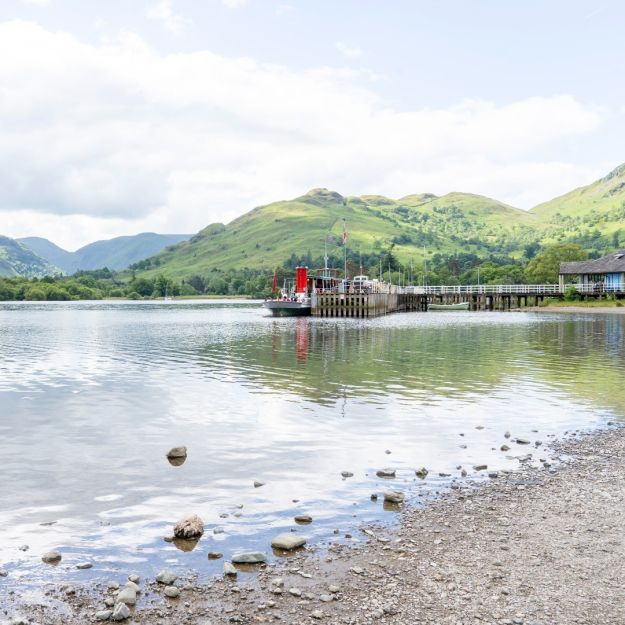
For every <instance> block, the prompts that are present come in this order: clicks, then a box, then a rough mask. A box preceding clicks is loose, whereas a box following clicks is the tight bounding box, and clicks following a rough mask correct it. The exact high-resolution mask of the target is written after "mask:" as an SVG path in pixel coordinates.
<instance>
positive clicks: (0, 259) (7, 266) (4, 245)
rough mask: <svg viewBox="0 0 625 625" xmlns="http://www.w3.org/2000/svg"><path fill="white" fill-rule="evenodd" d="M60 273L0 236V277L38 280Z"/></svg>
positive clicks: (30, 252)
mask: <svg viewBox="0 0 625 625" xmlns="http://www.w3.org/2000/svg"><path fill="white" fill-rule="evenodd" d="M58 273H61V271H60V269H59V268H58V267H54V266H53V265H51V264H50V263H48V262H47V261H45V260H44V259H43V258H40V257H39V256H37V254H35V253H34V252H32V251H31V250H29V249H28V248H26V247H24V246H23V245H21V244H20V243H18V242H17V241H16V240H15V239H9V237H3V236H0V276H25V277H28V278H39V277H42V276H46V275H54V274H58Z"/></svg>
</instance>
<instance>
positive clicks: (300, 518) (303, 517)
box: [293, 514, 313, 525]
mask: <svg viewBox="0 0 625 625" xmlns="http://www.w3.org/2000/svg"><path fill="white" fill-rule="evenodd" d="M293 520H294V521H295V522H296V523H301V524H303V525H306V524H308V523H312V520H313V519H312V517H311V516H310V515H309V514H298V515H297V516H296V517H294V519H293Z"/></svg>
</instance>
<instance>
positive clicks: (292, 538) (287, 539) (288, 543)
mask: <svg viewBox="0 0 625 625" xmlns="http://www.w3.org/2000/svg"><path fill="white" fill-rule="evenodd" d="M305 544H306V539H305V538H304V537H303V536H298V535H297V534H293V533H291V532H285V533H284V534H279V535H278V536H276V537H275V538H274V539H273V540H272V541H271V546H272V547H273V548H274V549H283V550H284V551H292V550H293V549H297V548H298V547H303V546H304V545H305Z"/></svg>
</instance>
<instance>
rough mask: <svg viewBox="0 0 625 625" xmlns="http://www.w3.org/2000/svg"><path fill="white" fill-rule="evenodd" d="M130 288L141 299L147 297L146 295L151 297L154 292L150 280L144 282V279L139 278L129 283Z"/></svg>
mask: <svg viewBox="0 0 625 625" xmlns="http://www.w3.org/2000/svg"><path fill="white" fill-rule="evenodd" d="M130 287H131V288H132V290H133V291H134V292H135V293H138V294H139V295H141V296H143V297H147V296H148V295H152V293H153V292H154V283H153V282H152V281H151V280H146V279H145V278H139V279H138V280H135V281H134V282H133V283H131V285H130Z"/></svg>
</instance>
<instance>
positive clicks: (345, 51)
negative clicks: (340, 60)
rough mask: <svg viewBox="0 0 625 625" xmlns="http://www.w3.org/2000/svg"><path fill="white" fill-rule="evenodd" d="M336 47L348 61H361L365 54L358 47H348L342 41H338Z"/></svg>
mask: <svg viewBox="0 0 625 625" xmlns="http://www.w3.org/2000/svg"><path fill="white" fill-rule="evenodd" d="M334 47H335V48H336V49H337V50H338V51H339V52H340V53H341V54H342V55H343V56H344V57H345V58H346V59H359V58H360V57H361V56H362V55H363V52H362V50H361V49H360V48H358V47H357V46H348V45H347V44H346V43H344V42H342V41H337V42H336V43H335V44H334Z"/></svg>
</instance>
